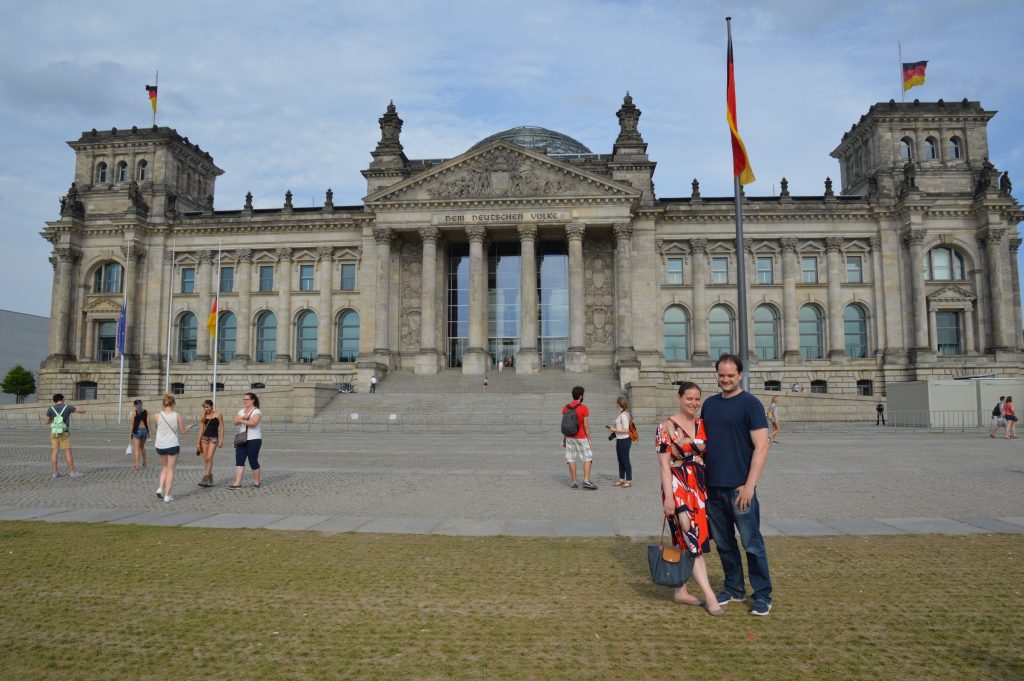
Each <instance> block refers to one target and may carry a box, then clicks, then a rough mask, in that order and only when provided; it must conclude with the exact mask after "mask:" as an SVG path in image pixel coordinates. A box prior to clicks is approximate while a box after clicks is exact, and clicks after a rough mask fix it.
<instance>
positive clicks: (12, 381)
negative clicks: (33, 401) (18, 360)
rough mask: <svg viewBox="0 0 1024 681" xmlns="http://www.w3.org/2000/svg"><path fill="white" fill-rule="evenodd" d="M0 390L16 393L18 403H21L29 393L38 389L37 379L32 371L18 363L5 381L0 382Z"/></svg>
mask: <svg viewBox="0 0 1024 681" xmlns="http://www.w3.org/2000/svg"><path fill="white" fill-rule="evenodd" d="M0 390H3V391H4V392H5V393H7V394H8V395H14V397H15V399H16V401H17V403H18V404H21V403H22V402H24V401H25V397H26V396H27V395H31V394H32V393H34V392H35V391H36V379H35V377H34V376H33V375H32V372H31V371H29V370H28V369H26V368H25V367H23V366H21V365H20V364H16V365H14V366H13V367H11V370H10V371H8V372H7V375H6V376H4V382H3V383H0Z"/></svg>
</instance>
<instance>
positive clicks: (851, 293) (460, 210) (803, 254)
mask: <svg viewBox="0 0 1024 681" xmlns="http://www.w3.org/2000/svg"><path fill="white" fill-rule="evenodd" d="M993 115H994V112H989V111H985V110H984V109H982V107H981V106H980V104H978V103H977V102H968V101H966V100H965V101H963V102H959V103H955V104H946V103H944V102H942V101H941V100H940V101H939V102H935V103H919V102H914V103H912V104H897V103H895V102H889V103H880V104H876V105H873V106H872V107H871V108H870V109H869V111H868V113H867V114H865V115H864V116H863V117H862V118H861V120H860V121H858V122H857V123H856V124H854V125H853V127H852V128H851V129H850V131H849V132H847V133H846V134H845V135H844V136H843V139H842V142H841V143H840V144H839V146H838V147H837V148H836V149H835V150H834V151H833V152H832V155H833V156H834V157H835V158H836V159H837V160H838V161H839V163H840V178H841V179H840V186H841V190H840V192H839V193H838V194H837V193H835V192H834V191H833V189H832V181H831V180H830V179H826V180H825V185H824V190H823V192H822V194H821V195H819V196H791V195H790V194H789V190H788V183H787V182H786V181H785V179H783V180H782V181H781V183H780V186H781V188H782V191H781V193H780V195H779V196H778V197H774V196H773V197H762V196H751V197H744V198H743V199H742V201H743V215H744V229H745V243H744V244H743V248H742V249H740V250H739V251H737V248H736V239H735V231H734V210H735V208H734V203H733V199H732V197H704V196H702V195H701V193H700V186H699V183H698V182H697V180H694V182H693V187H692V192H691V194H690V196H688V197H680V198H659V197H657V196H656V195H655V192H654V182H653V175H654V170H655V163H654V162H653V161H651V160H650V158H649V157H648V155H647V144H646V142H644V140H643V137H642V135H641V133H640V130H639V127H638V122H639V119H640V110H639V109H638V108H637V107H636V105H635V104H634V103H633V101H632V98H630V97H629V96H628V95H627V96H626V98H625V100H624V101H623V105H622V107H621V108H620V109H619V111H618V113H617V118H618V122H619V134H618V137H617V138H616V140H615V143H614V145H613V149H612V153H610V154H595V153H592V152H590V150H588V149H586V148H585V147H583V146H582V145H580V144H579V143H578V142H575V140H572V139H571V138H568V137H565V136H564V135H559V134H557V133H552V132H551V131H543V130H541V131H540V133H539V134H538V133H537V130H538V129H533V130H532V132H531V136H530V137H529V138H527V137H525V136H517V135H516V133H515V131H508V133H500V134H498V135H495V136H494V137H493V138H488V140H485V141H484V142H481V143H480V144H479V145H477V146H475V147H473V148H472V149H470V150H469V151H467V152H465V153H463V154H461V155H458V156H455V157H453V158H450V159H434V160H410V159H408V158H407V157H406V156H405V153H404V149H403V147H402V144H401V130H402V125H403V122H402V120H401V119H400V118H399V117H398V114H397V110H396V108H395V107H394V105H393V104H391V105H389V106H388V108H387V111H386V112H385V114H384V115H383V116H382V117H381V119H380V121H379V123H380V128H381V139H380V141H379V142H378V144H377V146H376V148H375V149H374V150H373V151H372V152H371V156H372V158H373V160H372V162H371V163H370V165H369V167H368V168H367V169H365V170H363V171H362V173H363V175H364V177H365V178H366V181H367V196H366V197H365V198H364V200H363V203H362V204H361V205H357V206H335V205H334V202H333V194H332V192H331V191H330V190H328V191H327V194H326V197H325V202H324V205H323V207H318V208H296V207H294V206H293V205H292V202H291V193H290V192H285V193H284V194H283V195H282V196H283V201H282V207H281V208H279V209H272V210H269V209H254V208H253V205H252V196H251V194H250V195H248V196H247V197H246V200H245V203H244V205H243V207H242V208H241V209H238V210H218V211H214V210H213V195H214V183H215V180H216V177H217V176H218V175H220V174H221V172H222V171H221V170H220V169H219V168H217V166H215V165H214V163H213V159H212V157H211V156H210V155H209V154H208V153H207V152H205V151H203V150H201V149H200V148H199V146H198V145H195V144H193V143H191V142H189V141H188V138H183V137H181V136H180V135H179V134H178V133H177V132H176V131H174V130H172V129H169V128H160V127H154V128H152V129H136V128H133V129H132V130H130V131H119V130H116V129H115V130H110V131H103V132H98V131H96V130H93V131H91V132H87V133H84V134H83V135H82V136H81V138H79V139H78V140H75V141H73V142H70V143H69V144H70V145H71V147H72V148H73V149H74V150H75V152H76V155H77V156H76V167H75V177H74V182H73V184H72V186H71V188H70V189H69V191H68V193H67V195H66V196H65V197H63V198H62V200H61V215H60V218H59V219H58V220H55V221H53V222H49V223H47V226H46V228H45V229H44V230H43V232H42V235H43V237H44V238H45V239H46V240H47V241H49V242H50V243H51V244H52V245H53V257H52V258H51V263H52V264H53V267H54V283H53V297H52V310H51V318H52V320H53V323H52V324H51V328H50V337H49V348H48V351H49V354H48V357H47V359H46V360H45V361H44V362H43V366H42V371H41V375H40V384H41V385H40V389H41V390H42V392H43V393H44V394H45V393H50V392H55V391H62V392H65V393H66V394H69V395H75V396H76V397H77V398H81V395H82V394H83V390H85V391H86V392H85V393H84V394H96V395H97V396H98V397H100V398H104V397H109V396H110V394H111V390H116V387H114V385H113V384H112V381H113V382H114V384H116V378H117V363H118V359H117V357H116V353H113V352H112V351H111V348H112V346H111V342H112V338H111V331H110V330H111V323H112V322H114V323H116V321H117V318H118V315H119V313H120V309H121V304H122V297H123V292H124V291H125V290H127V296H126V298H125V300H126V305H125V306H126V312H127V314H126V317H127V333H126V349H125V352H126V365H127V367H128V369H129V372H128V376H129V377H128V385H127V386H126V391H127V392H128V393H131V394H141V393H154V392H158V391H160V390H162V389H163V388H164V386H165V383H170V384H174V385H175V388H176V389H177V390H178V391H184V392H185V393H187V394H191V393H193V392H206V391H208V390H209V389H210V382H211V380H212V379H211V370H212V364H213V360H212V358H213V357H214V356H215V349H214V348H213V340H212V338H211V337H210V335H209V334H208V333H207V332H206V328H205V327H206V320H207V317H208V315H209V314H210V309H211V305H212V304H213V301H214V300H215V298H216V296H217V292H218V289H219V290H220V295H219V315H220V320H221V322H220V324H221V326H220V327H219V328H220V330H219V331H218V336H219V338H220V349H219V354H218V355H217V357H218V379H217V380H218V383H224V385H225V388H226V389H227V390H229V391H234V390H246V389H249V388H250V387H251V386H257V387H263V386H265V387H267V388H271V387H285V386H289V385H293V384H296V383H318V382H319V383H324V382H339V381H355V382H357V383H359V384H360V385H362V386H363V387H364V388H365V386H366V385H367V383H368V381H369V377H370V376H371V375H376V376H379V377H384V376H386V375H387V374H388V373H389V372H392V371H396V370H404V371H415V372H416V373H419V374H428V375H429V374H436V373H437V372H439V371H443V370H460V371H462V372H463V373H466V374H483V373H486V372H488V371H491V370H492V369H493V366H494V362H495V361H503V362H506V363H507V365H508V366H510V367H514V369H515V370H516V371H517V372H518V373H520V374H533V373H537V372H538V371H541V370H551V369H556V370H559V371H566V372H570V373H584V372H588V371H613V372H616V373H617V375H618V376H619V379H620V381H621V383H622V385H623V386H624V387H626V386H627V385H629V386H632V389H633V391H634V392H637V391H640V392H642V391H643V390H657V389H659V386H665V385H668V384H669V382H670V381H672V380H678V379H680V378H681V377H683V376H705V374H707V373H708V371H709V367H710V366H711V364H712V362H713V359H714V357H715V356H717V354H718V353H719V352H721V351H723V350H726V349H729V350H736V349H738V345H739V343H738V339H737V337H736V334H737V328H738V324H737V320H738V317H739V316H740V315H744V316H745V317H746V318H747V319H749V324H748V334H749V337H748V345H749V348H750V353H751V356H750V367H751V375H752V378H753V381H752V385H754V387H758V388H769V389H780V388H781V389H784V390H789V389H794V388H800V389H805V390H813V391H815V392H827V393H829V394H836V395H856V394H858V393H859V394H875V395H877V394H880V392H881V390H882V389H883V386H884V383H885V382H889V381H904V380H915V379H922V378H929V377H937V378H938V377H945V378H948V377H951V376H952V377H960V376H970V375H980V374H996V375H1018V374H1019V373H1020V370H1021V368H1022V358H1024V356H1022V354H1021V353H1022V350H1024V334H1022V331H1021V328H1022V324H1021V313H1020V308H1021V304H1020V303H1021V301H1020V284H1019V273H1018V271H1017V259H1016V253H1017V250H1018V249H1019V247H1020V243H1021V239H1020V237H1019V236H1018V235H1017V223H1018V222H1019V221H1020V220H1021V218H1022V213H1021V209H1020V206H1019V205H1018V204H1017V202H1016V201H1015V200H1014V199H1013V197H1012V196H1011V193H1010V189H1011V188H1010V182H1009V178H1008V177H1007V176H1006V175H1005V174H1003V175H1002V176H1000V174H999V172H998V171H997V170H996V168H995V166H993V165H992V163H990V161H989V158H988V142H987V137H986V126H987V123H988V121H989V120H990V119H991V117H992V116H993ZM545 136H546V137H545ZM545 139H547V141H548V142H549V144H547V145H545ZM556 143H557V144H556ZM550 149H557V153H553V152H551V151H550ZM502 258H508V260H504V261H503V260H502ZM501 263H504V264H501ZM740 263H742V264H743V266H744V268H745V271H746V273H747V283H748V310H746V311H741V310H738V309H737V293H736V277H737V272H738V269H737V268H738V265H739V264H740ZM492 270H493V271H492ZM218 282H220V283H218ZM501 329H504V331H502V330H501ZM168 339H169V340H168ZM168 348H170V353H169V354H170V359H171V361H170V364H169V365H168V364H167V358H168ZM89 391H92V392H91V393H90V392H89Z"/></svg>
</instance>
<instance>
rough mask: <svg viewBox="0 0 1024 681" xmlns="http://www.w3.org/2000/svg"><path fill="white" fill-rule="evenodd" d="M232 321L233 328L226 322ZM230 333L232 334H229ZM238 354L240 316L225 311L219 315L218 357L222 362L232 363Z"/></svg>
mask: <svg viewBox="0 0 1024 681" xmlns="http://www.w3.org/2000/svg"><path fill="white" fill-rule="evenodd" d="M227 320H231V321H232V326H227V325H226V321H227ZM228 332H230V333H228ZM237 354H238V315H236V314H235V313H234V312H232V311H230V310H225V311H223V312H221V313H220V314H219V315H217V357H218V358H219V360H220V361H221V362H230V361H232V360H234V359H235V355H237Z"/></svg>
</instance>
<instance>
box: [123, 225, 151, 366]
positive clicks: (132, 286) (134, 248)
mask: <svg viewBox="0 0 1024 681" xmlns="http://www.w3.org/2000/svg"><path fill="white" fill-rule="evenodd" d="M123 254H124V256H125V264H126V265H127V266H128V268H129V269H130V270H131V271H130V272H126V274H130V275H131V276H132V279H133V281H131V282H130V281H128V277H127V276H126V277H125V282H124V285H125V287H127V289H128V298H127V304H126V305H125V324H126V327H125V338H124V354H125V356H126V357H138V356H139V354H140V350H141V348H142V345H143V344H142V339H141V338H140V334H142V333H143V328H144V327H143V324H142V320H141V319H140V317H141V315H142V311H143V308H142V300H141V297H142V296H143V295H144V291H145V290H146V270H145V269H144V265H143V263H144V261H145V259H146V251H145V250H144V249H143V248H142V247H141V246H139V245H138V244H134V243H133V244H132V245H131V251H130V252H129V249H128V248H127V247H123Z"/></svg>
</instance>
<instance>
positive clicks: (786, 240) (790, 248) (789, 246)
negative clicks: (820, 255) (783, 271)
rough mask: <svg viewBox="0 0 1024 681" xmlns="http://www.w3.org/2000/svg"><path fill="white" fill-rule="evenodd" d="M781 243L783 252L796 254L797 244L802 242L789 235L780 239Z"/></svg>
mask: <svg viewBox="0 0 1024 681" xmlns="http://www.w3.org/2000/svg"><path fill="white" fill-rule="evenodd" d="M779 243H780V244H781V245H782V252H783V253H793V254H795V253H796V247H797V244H799V243H800V242H799V241H797V240H796V239H794V238H793V237H791V236H787V237H783V238H781V239H779Z"/></svg>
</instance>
